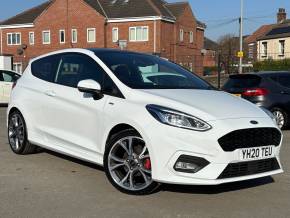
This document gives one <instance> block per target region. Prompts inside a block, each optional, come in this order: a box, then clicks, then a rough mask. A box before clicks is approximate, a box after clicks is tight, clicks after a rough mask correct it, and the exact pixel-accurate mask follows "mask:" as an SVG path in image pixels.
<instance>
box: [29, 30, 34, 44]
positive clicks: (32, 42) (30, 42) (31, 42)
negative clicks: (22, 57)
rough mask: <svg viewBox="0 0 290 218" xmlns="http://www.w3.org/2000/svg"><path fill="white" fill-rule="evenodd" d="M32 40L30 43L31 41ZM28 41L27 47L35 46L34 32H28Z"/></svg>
mask: <svg viewBox="0 0 290 218" xmlns="http://www.w3.org/2000/svg"><path fill="white" fill-rule="evenodd" d="M31 35H32V38H30V36H31ZM31 39H32V41H31ZM28 41H29V45H34V44H35V34H34V32H29V33H28Z"/></svg>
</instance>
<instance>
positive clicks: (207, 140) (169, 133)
mask: <svg viewBox="0 0 290 218" xmlns="http://www.w3.org/2000/svg"><path fill="white" fill-rule="evenodd" d="M251 120H253V119H251V118H241V119H229V120H218V121H213V122H209V124H210V125H211V126H212V127H213V129H211V130H209V131H207V132H196V131H191V130H185V129H180V128H175V127H170V126H166V125H163V124H160V123H158V122H157V121H156V122H153V123H152V124H151V125H150V126H148V127H147V128H146V135H144V136H143V137H144V138H145V140H146V142H147V145H148V148H149V151H150V156H151V162H152V177H153V180H155V181H158V182H162V183H172V184H184V185H216V184H222V183H229V182H235V181H242V180H248V179H254V178H259V177H265V176H270V175H274V174H278V173H282V172H283V170H282V167H281V163H280V158H279V154H280V147H281V143H280V145H279V146H277V147H275V148H274V150H273V152H274V155H275V158H276V159H277V161H278V164H279V168H278V169H277V170H273V171H267V172H263V173H258V174H253V175H246V176H238V177H232V178H225V179H220V178H219V177H220V175H221V174H222V173H223V171H224V170H225V169H226V168H227V166H228V165H229V164H232V163H239V162H242V161H241V160H240V155H239V150H235V151H233V152H225V151H224V150H223V149H222V148H221V146H220V145H219V143H218V139H219V138H221V137H222V136H224V135H226V134H228V133H230V132H232V131H235V130H239V129H249V128H267V127H271V128H277V127H276V126H275V125H274V123H273V122H272V120H271V119H269V118H255V119H254V120H256V121H258V123H259V124H257V125H253V124H250V121H251ZM149 136H150V137H149ZM281 141H282V140H281ZM181 155H187V156H193V157H200V158H204V159H205V160H207V161H208V162H210V164H208V165H207V166H206V167H204V168H203V169H201V170H200V171H198V172H196V173H184V172H178V171H176V170H175V169H174V165H175V163H176V161H177V160H178V158H179V157H180V156H181Z"/></svg>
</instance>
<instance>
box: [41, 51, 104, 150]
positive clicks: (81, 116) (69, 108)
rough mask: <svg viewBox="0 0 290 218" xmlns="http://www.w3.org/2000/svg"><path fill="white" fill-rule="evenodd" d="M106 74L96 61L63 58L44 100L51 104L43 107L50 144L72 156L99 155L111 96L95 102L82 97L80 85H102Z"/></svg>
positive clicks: (72, 56) (73, 56)
mask: <svg viewBox="0 0 290 218" xmlns="http://www.w3.org/2000/svg"><path fill="white" fill-rule="evenodd" d="M104 74H105V72H104V71H103V69H102V68H101V67H100V66H99V65H98V64H97V63H96V62H95V60H93V59H92V58H91V57H89V56H87V55H85V54H80V53H65V54H63V55H62V56H61V61H60V65H59V67H58V71H57V73H56V76H55V80H54V83H53V85H51V86H50V89H48V90H46V91H45V93H46V97H44V98H47V99H48V100H47V102H49V104H47V105H45V106H44V107H43V116H44V117H45V119H46V123H45V124H44V127H45V128H44V130H45V132H46V134H45V135H46V140H47V142H48V143H49V144H53V145H56V146H59V147H60V148H61V149H64V150H70V152H79V151H82V152H98V151H99V146H98V144H99V139H100V137H99V132H100V129H101V128H102V125H103V109H104V106H105V104H106V102H107V100H108V96H107V95H104V97H103V98H102V99H99V100H94V98H93V96H92V95H91V94H87V93H81V92H80V91H79V90H78V89H77V84H78V82H79V81H81V80H85V79H93V80H95V81H97V82H99V83H100V84H101V85H102V82H103V77H104Z"/></svg>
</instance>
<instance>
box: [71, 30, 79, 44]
mask: <svg viewBox="0 0 290 218" xmlns="http://www.w3.org/2000/svg"><path fill="white" fill-rule="evenodd" d="M71 42H72V43H77V42H78V31H77V30H76V29H72V30H71Z"/></svg>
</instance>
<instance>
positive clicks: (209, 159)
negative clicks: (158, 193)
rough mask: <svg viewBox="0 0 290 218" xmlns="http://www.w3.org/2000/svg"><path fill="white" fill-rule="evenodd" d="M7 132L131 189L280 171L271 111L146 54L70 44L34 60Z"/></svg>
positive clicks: (25, 148)
mask: <svg viewBox="0 0 290 218" xmlns="http://www.w3.org/2000/svg"><path fill="white" fill-rule="evenodd" d="M7 117H8V122H7V125H8V138H9V143H10V146H11V148H12V150H13V152H15V153H16V154H22V155H23V154H29V153H32V152H34V151H35V150H36V148H37V146H40V147H43V148H47V149H50V150H54V151H56V152H60V153H63V154H66V155H69V156H72V157H76V158H80V159H82V160H85V161H89V162H93V163H96V164H99V165H103V166H104V169H105V172H106V175H107V177H108V179H109V181H110V182H111V183H112V184H113V185H114V186H115V187H116V188H117V189H119V190H120V191H122V192H125V193H128V194H148V193H151V192H152V191H154V190H156V189H157V187H158V186H159V184H160V183H173V184H184V185H194V184H198V185H216V184H221V183H229V182H234V181H241V180H248V179H253V178H259V177H265V176H270V175H274V174H277V173H282V172H283V170H282V168H281V163H280V158H279V152H280V147H281V143H282V134H281V131H280V130H279V129H278V128H277V126H276V124H275V121H274V118H273V117H272V116H271V114H270V113H269V112H268V111H266V110H262V109H260V108H258V107H257V106H255V105H254V104H251V103H249V102H247V101H245V100H242V99H240V98H238V97H235V96H232V95H230V94H227V93H225V92H222V91H218V90H215V89H214V88H213V87H212V86H210V85H209V84H208V83H207V82H205V81H203V80H202V79H200V78H199V77H197V76H195V75H194V74H192V73H190V72H188V71H187V70H185V69H184V68H182V67H180V66H178V65H176V64H174V63H171V62H169V61H166V60H163V59H162V58H158V57H155V56H151V55H146V54H139V53H134V52H127V51H118V50H108V49H90V50H87V49H67V50H62V51H58V52H53V53H50V54H48V55H44V56H41V57H38V58H35V59H33V60H31V62H30V63H29V65H28V67H27V68H26V70H25V72H24V74H23V76H22V77H21V78H20V79H19V80H18V81H17V84H16V85H15V86H14V89H13V91H12V95H11V100H10V104H9V107H8V111H7Z"/></svg>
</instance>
